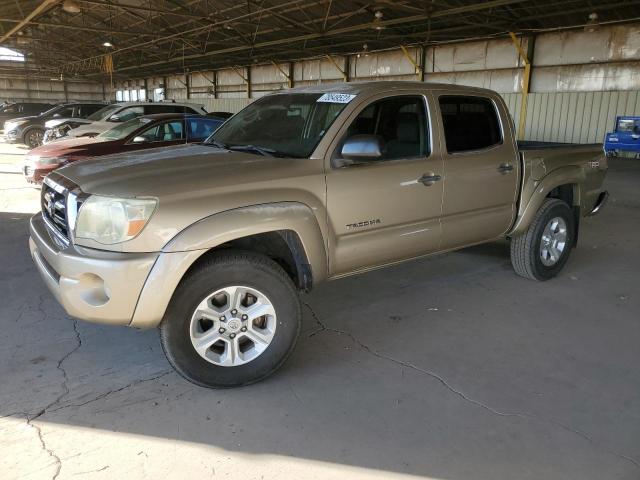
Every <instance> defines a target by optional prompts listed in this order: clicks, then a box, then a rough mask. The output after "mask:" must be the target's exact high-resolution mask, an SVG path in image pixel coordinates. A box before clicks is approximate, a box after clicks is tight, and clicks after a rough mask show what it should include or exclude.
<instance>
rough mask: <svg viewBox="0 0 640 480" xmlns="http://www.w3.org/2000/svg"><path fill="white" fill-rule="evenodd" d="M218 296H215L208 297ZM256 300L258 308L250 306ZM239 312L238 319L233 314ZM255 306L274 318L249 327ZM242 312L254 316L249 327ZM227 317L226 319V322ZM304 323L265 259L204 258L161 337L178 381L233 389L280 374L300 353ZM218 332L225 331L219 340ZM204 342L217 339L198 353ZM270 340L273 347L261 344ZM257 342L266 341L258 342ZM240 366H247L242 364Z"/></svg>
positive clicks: (292, 294)
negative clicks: (294, 354)
mask: <svg viewBox="0 0 640 480" xmlns="http://www.w3.org/2000/svg"><path fill="white" fill-rule="evenodd" d="M220 292H222V293H220ZM214 293H216V294H217V295H216V296H215V297H211V295H213V294H214ZM247 293H248V295H245V294H247ZM231 297H235V298H238V299H240V300H241V301H242V302H245V303H247V305H248V306H245V305H244V304H240V303H237V302H235V301H232V300H230V298H231ZM243 298H244V300H242V299H243ZM252 299H255V300H256V301H255V303H253V304H252V305H250V304H249V302H250V301H251V300H252ZM258 299H260V301H258ZM225 302H226V303H225ZM234 305H236V306H238V311H237V312H236V310H232V308H233V307H234ZM269 305H270V306H271V307H269ZM258 306H260V307H261V308H262V307H264V310H262V311H264V312H269V313H268V314H265V315H263V316H262V317H259V318H257V319H255V320H252V319H251V318H253V314H252V313H251V312H257V311H258V310H251V309H250V308H251V307H258ZM197 309H198V312H206V315H204V316H203V317H202V318H200V317H201V316H202V315H201V314H200V313H194V312H196V310H197ZM212 311H214V312H215V314H214V315H211V312H212ZM232 312H236V313H233V314H232ZM245 312H246V313H248V314H249V315H251V318H249V319H248V320H245V319H244V317H245V316H248V315H244V314H243V313H245ZM218 315H219V316H218ZM223 317H228V318H226V319H225V320H224V321H223ZM212 318H213V319H214V320H211V319H212ZM256 321H258V322H259V323H258V324H255V322H256ZM301 323H302V309H301V306H300V299H299V298H298V294H297V291H296V289H295V287H294V285H293V282H292V281H291V279H290V278H289V276H288V275H287V274H286V273H285V271H284V270H283V269H282V268H281V267H280V266H279V265H278V264H277V263H275V262H274V261H272V260H271V259H269V258H267V257H265V256H262V255H258V254H255V253H252V252H241V251H231V252H225V253H220V254H217V255H214V256H212V257H211V258H209V259H206V260H205V261H204V262H203V263H202V264H201V265H199V266H198V267H197V268H196V269H195V270H194V271H192V272H190V273H188V275H187V276H186V277H185V278H184V279H183V280H182V281H181V282H180V285H179V286H178V288H177V289H176V291H175V293H174V295H173V297H172V299H171V302H170V303H169V306H168V308H167V311H166V313H165V316H164V318H163V320H162V322H161V324H160V327H159V330H160V341H161V344H162V348H163V350H164V353H165V355H166V357H167V360H168V361H169V363H170V364H171V365H172V366H173V368H174V369H175V370H176V371H177V372H178V373H179V374H180V375H182V376H183V377H184V378H185V379H187V380H189V381H190V382H192V383H195V384H196V385H200V386H202V387H208V388H230V387H238V386H243V385H249V384H251V383H254V382H258V381H260V380H263V379H265V378H266V377H268V376H269V375H271V374H272V373H274V372H275V371H276V370H277V369H278V368H280V367H281V366H282V364H283V363H284V362H285V361H286V360H287V358H288V357H289V355H290V354H291V352H292V351H293V349H294V347H295V344H296V341H297V339H298V335H299V333H300V325H301ZM257 325H263V326H264V328H263V329H262V328H259V327H258V326H257ZM240 326H241V327H240ZM239 328H243V329H244V330H238V329H239ZM221 330H225V331H224V333H220V334H219V332H220V331H221ZM233 332H237V334H235V333H233ZM232 334H233V335H235V337H232V336H231V335H232ZM207 335H211V336H213V337H220V339H219V340H218V341H217V343H215V344H212V345H210V346H208V347H206V350H205V349H204V348H205V347H203V348H200V353H199V352H198V351H197V350H196V347H195V345H196V344H197V343H200V342H202V344H203V345H207V344H208V342H209V341H210V340H209V339H208V338H206V336H207ZM249 335H252V337H249ZM268 337H270V340H269V343H266V342H264V341H263V340H264V339H265V338H268ZM252 338H260V339H261V340H260V341H259V342H257V341H256V342H254V341H253V340H252ZM234 342H235V343H234ZM233 345H236V347H235V348H232V347H233ZM265 345H266V346H265ZM242 349H245V351H244V352H242V351H241V350H242ZM234 350H235V351H234ZM234 354H235V355H234ZM252 356H255V357H252ZM230 359H235V363H233V362H232V360H230ZM247 359H249V360H247ZM243 361H246V363H239V362H243Z"/></svg>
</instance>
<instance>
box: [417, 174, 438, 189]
mask: <svg viewBox="0 0 640 480" xmlns="http://www.w3.org/2000/svg"><path fill="white" fill-rule="evenodd" d="M441 179H442V177H441V176H440V175H438V174H435V173H425V174H424V175H422V176H421V177H420V178H419V179H418V181H419V182H420V183H422V184H423V185H424V186H425V187H430V186H431V185H433V184H434V183H436V182H437V181H438V180H441Z"/></svg>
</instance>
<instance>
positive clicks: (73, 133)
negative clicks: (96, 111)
mask: <svg viewBox="0 0 640 480" xmlns="http://www.w3.org/2000/svg"><path fill="white" fill-rule="evenodd" d="M85 123H86V121H85ZM116 125H118V124H117V123H113V122H88V123H86V125H80V126H79V127H76V128H73V129H71V130H69V133H68V136H69V137H82V136H83V135H88V134H94V133H102V132H106V131H107V130H111V129H112V128H113V127H115V126H116Z"/></svg>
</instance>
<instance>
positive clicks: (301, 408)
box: [0, 160, 640, 480]
mask: <svg viewBox="0 0 640 480" xmlns="http://www.w3.org/2000/svg"><path fill="white" fill-rule="evenodd" d="M22 182H23V181H22V178H21V177H20V176H19V175H15V174H0V189H2V191H1V192H0V259H1V260H0V261H1V262H2V268H1V269H0V292H2V294H1V298H2V302H0V381H1V383H0V416H2V417H1V418H0V478H2V479H3V480H9V479H14V478H16V479H17V478H29V479H49V478H56V477H57V478H58V479H70V478H91V479H93V478H96V479H103V478H111V479H123V478H143V477H149V478H154V479H165V478H166V479H174V478H175V479H182V478H229V479H242V480H248V479H262V478H264V479H276V478H277V479H288V478H291V479H301V478H303V479H314V478H317V479H322V480H325V479H333V478H335V479H341V480H351V479H375V478H380V479H382V478H384V479H390V478H412V477H413V478H416V477H419V478H433V479H443V480H445V479H446V480H466V479H474V480H478V479H480V480H482V479H487V480H496V479H545V480H550V479H581V480H584V479H597V480H602V479H608V480H610V479H638V478H640V367H639V365H640V347H639V345H640V294H639V293H640V292H639V287H638V284H639V283H640V282H639V280H640V248H638V247H639V246H640V241H639V240H638V239H639V238H640V195H639V194H638V192H639V185H640V162H638V161H633V160H621V161H614V162H612V168H611V171H610V175H609V177H608V180H607V184H608V188H609V190H610V191H611V193H612V200H611V202H610V204H609V206H608V207H607V209H606V210H605V211H604V212H603V214H602V215H600V216H598V217H595V218H593V219H589V220H588V221H586V222H584V224H583V228H582V231H581V239H580V246H579V248H578V249H577V250H575V251H574V252H573V254H572V258H571V259H570V261H569V263H568V265H567V267H566V269H565V270H564V272H563V273H562V275H561V276H560V277H559V278H557V279H555V280H553V281H550V282H546V283H535V282H532V281H527V280H525V279H522V278H519V277H517V276H515V275H514V273H513V272H512V270H511V267H510V262H509V256H508V246H507V245H506V244H503V243H498V244H491V245H486V246H481V247H477V248H472V249H468V250H465V251H461V252H457V253H452V254H448V255H444V256H439V257H433V258H430V259H425V260H420V261H416V262H413V263H408V264H405V265H402V266H398V267H394V268H391V269H387V270H383V271H377V272H373V273H370V274H366V275H362V276H359V277H354V278H350V279H346V280H342V281H338V282H334V283H329V284H326V285H323V286H320V287H319V288H317V290H315V291H314V292H313V293H312V294H311V295H306V296H305V297H304V302H305V304H306V309H305V328H304V334H303V335H302V337H301V341H300V343H299V345H298V348H297V350H296V352H295V354H294V355H293V357H292V358H291V359H290V360H289V362H288V363H287V364H286V365H285V367H284V368H283V369H282V370H281V371H280V372H279V374H277V375H276V376H274V377H272V378H271V379H269V380H267V381H265V382H263V383H260V384H257V385H254V386H251V387H247V388H242V389H235V390H227V391H212V390H205V389H201V388H198V387H195V386H193V385H191V384H189V383H187V382H186V381H184V380H183V379H182V378H180V377H179V376H178V375H177V374H175V373H173V372H172V370H171V369H170V367H169V365H168V364H167V362H166V360H165V358H164V356H163V354H162V351H161V349H160V346H159V343H158V338H157V334H156V332H155V331H135V330H131V329H127V328H118V327H105V326H98V325H92V324H88V323H83V322H74V321H73V320H72V319H70V318H69V317H67V316H66V315H65V314H64V312H63V311H62V310H61V308H60V307H59V306H58V305H57V304H56V303H55V301H54V300H53V298H52V297H51V295H49V293H48V292H47V291H46V290H45V287H44V285H43V284H42V282H41V281H40V279H39V277H38V276H37V273H36V271H35V269H34V267H33V266H32V263H31V259H30V257H29V253H28V249H27V221H28V217H29V215H28V214H27V213H26V212H28V211H31V210H33V209H37V192H35V191H34V190H32V189H29V188H25V185H24V184H23V183H22ZM197 475H199V477H198V476H197Z"/></svg>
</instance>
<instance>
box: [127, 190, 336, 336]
mask: <svg viewBox="0 0 640 480" xmlns="http://www.w3.org/2000/svg"><path fill="white" fill-rule="evenodd" d="M283 230H284V231H287V230H289V231H293V232H295V233H296V234H297V235H298V237H299V239H300V242H301V243H302V247H303V250H304V254H305V255H306V258H307V261H308V262H309V264H310V265H311V271H312V275H313V281H314V283H317V282H320V281H323V280H325V279H326V278H327V253H326V249H325V245H324V240H323V236H322V232H321V230H320V226H319V225H318V220H317V219H316V216H315V215H314V213H313V211H312V210H311V208H309V207H308V206H307V205H305V204H302V203H299V202H277V203H267V204H260V205H251V206H247V207H241V208H236V209H233V210H227V211H224V212H220V213H216V214H214V215H211V216H209V217H206V218H203V219H202V220H199V221H197V222H195V223H194V224H192V225H190V226H189V227H187V228H185V229H184V230H182V231H181V232H180V233H178V234H177V235H176V236H175V237H174V238H173V239H172V240H171V241H169V242H168V243H167V244H166V245H165V246H164V248H163V249H162V252H161V253H160V256H159V257H158V259H157V261H156V263H155V265H154V266H153V269H152V270H151V273H150V274H149V276H148V278H147V281H146V282H145V285H144V287H143V289H142V292H141V294H140V298H139V300H138V304H137V306H136V310H135V313H134V316H133V319H132V321H131V324H130V326H132V327H137V328H148V327H154V326H157V325H158V324H159V323H160V321H161V320H162V317H163V316H164V312H165V311H166V309H167V306H168V305H169V301H170V299H171V297H172V295H173V292H174V291H175V289H176V288H177V286H178V284H179V283H180V280H182V277H183V276H184V274H185V273H186V272H187V270H188V269H189V268H190V267H191V265H193V263H194V262H195V261H196V260H197V259H198V258H200V256H201V255H203V254H204V253H206V252H207V251H209V250H211V249H212V248H215V247H218V246H220V245H223V244H225V243H227V242H231V241H232V240H237V239H239V238H243V237H248V236H251V235H256V234H260V233H266V232H274V231H283Z"/></svg>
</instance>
